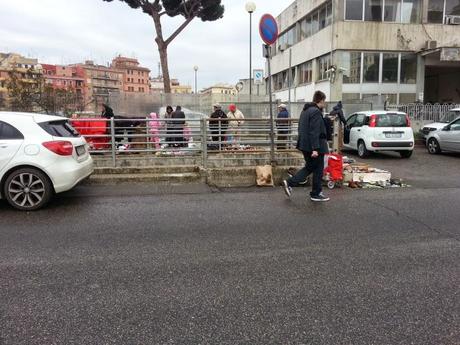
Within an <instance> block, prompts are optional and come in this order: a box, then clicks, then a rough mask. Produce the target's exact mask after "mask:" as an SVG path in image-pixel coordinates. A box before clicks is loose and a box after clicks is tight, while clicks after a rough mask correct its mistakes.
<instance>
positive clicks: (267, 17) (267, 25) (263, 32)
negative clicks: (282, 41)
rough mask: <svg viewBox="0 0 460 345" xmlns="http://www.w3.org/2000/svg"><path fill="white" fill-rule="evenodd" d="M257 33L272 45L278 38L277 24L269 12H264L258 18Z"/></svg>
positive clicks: (266, 42)
mask: <svg viewBox="0 0 460 345" xmlns="http://www.w3.org/2000/svg"><path fill="white" fill-rule="evenodd" d="M259 33H260V37H261V38H262V41H264V42H265V44H267V45H272V44H273V43H275V42H276V40H277V39H278V34H279V32H278V24H277V23H276V19H275V18H274V17H273V16H272V15H271V14H264V15H263V16H262V18H261V19H260V23H259Z"/></svg>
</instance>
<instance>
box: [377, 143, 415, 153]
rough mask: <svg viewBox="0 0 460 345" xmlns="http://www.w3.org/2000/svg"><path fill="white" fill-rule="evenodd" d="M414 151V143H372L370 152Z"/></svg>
mask: <svg viewBox="0 0 460 345" xmlns="http://www.w3.org/2000/svg"><path fill="white" fill-rule="evenodd" d="M413 149H414V141H378V140H373V141H371V143H370V145H369V148H368V150H369V151H400V150H406V151H410V150H413Z"/></svg>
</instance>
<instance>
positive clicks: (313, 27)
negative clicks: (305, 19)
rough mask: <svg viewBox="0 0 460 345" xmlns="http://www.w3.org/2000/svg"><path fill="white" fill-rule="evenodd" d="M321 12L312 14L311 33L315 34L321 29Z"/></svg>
mask: <svg viewBox="0 0 460 345" xmlns="http://www.w3.org/2000/svg"><path fill="white" fill-rule="evenodd" d="M318 18H319V14H318V12H315V13H313V15H312V16H311V34H312V35H314V34H316V33H317V32H318V31H319V19H318Z"/></svg>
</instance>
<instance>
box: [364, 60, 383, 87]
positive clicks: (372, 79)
mask: <svg viewBox="0 0 460 345" xmlns="http://www.w3.org/2000/svg"><path fill="white" fill-rule="evenodd" d="M363 60H364V61H363V81H364V82H365V83H378V82H379V65H380V54H379V53H364V54H363Z"/></svg>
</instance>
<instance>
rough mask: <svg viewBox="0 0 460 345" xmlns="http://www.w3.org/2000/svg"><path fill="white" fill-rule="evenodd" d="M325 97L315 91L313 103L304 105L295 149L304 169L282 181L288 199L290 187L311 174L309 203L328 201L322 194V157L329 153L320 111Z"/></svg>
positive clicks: (290, 193)
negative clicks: (301, 156) (302, 157)
mask: <svg viewBox="0 0 460 345" xmlns="http://www.w3.org/2000/svg"><path fill="white" fill-rule="evenodd" d="M325 101H326V95H325V94H324V93H323V92H321V91H316V92H315V94H314V96H313V103H307V104H305V106H304V108H303V111H302V113H301V114H300V119H299V139H298V141H297V149H298V150H299V151H301V152H302V153H303V156H304V159H305V167H304V168H303V169H301V170H299V172H298V173H297V174H296V175H295V176H293V177H291V178H290V179H288V180H284V181H283V188H284V191H285V193H286V195H287V196H288V197H290V196H291V195H292V187H295V186H297V185H299V183H301V182H303V181H305V180H306V178H307V176H308V175H310V174H312V173H313V186H312V191H311V193H310V199H311V201H315V202H324V201H329V198H328V197H326V196H325V195H324V194H323V192H322V189H323V187H322V180H323V170H324V155H325V154H326V153H328V152H329V149H328V146H327V132H326V126H325V124H324V120H323V112H322V109H323V108H324V107H325V105H326V103H325Z"/></svg>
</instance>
